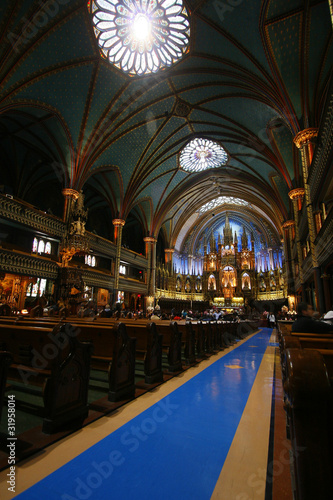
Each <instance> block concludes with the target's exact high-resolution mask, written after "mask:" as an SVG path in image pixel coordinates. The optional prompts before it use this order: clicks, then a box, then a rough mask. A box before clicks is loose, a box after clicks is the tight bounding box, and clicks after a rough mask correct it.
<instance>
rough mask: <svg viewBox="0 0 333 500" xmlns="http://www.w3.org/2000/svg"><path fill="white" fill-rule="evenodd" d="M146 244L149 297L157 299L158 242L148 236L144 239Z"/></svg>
mask: <svg viewBox="0 0 333 500" xmlns="http://www.w3.org/2000/svg"><path fill="white" fill-rule="evenodd" d="M143 241H144V242H145V244H146V257H147V259H148V269H147V271H148V276H147V288H148V295H149V296H150V297H155V274H156V243H157V240H156V239H155V238H153V237H152V236H147V237H146V238H143Z"/></svg>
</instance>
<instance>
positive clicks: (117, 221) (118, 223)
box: [112, 219, 126, 227]
mask: <svg viewBox="0 0 333 500" xmlns="http://www.w3.org/2000/svg"><path fill="white" fill-rule="evenodd" d="M125 222H126V221H124V220H123V219H113V221H112V224H113V225H114V226H117V227H119V226H121V227H123V226H125Z"/></svg>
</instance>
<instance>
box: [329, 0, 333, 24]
mask: <svg viewBox="0 0 333 500" xmlns="http://www.w3.org/2000/svg"><path fill="white" fill-rule="evenodd" d="M328 5H329V8H330V13H331V22H332V26H333V0H328Z"/></svg>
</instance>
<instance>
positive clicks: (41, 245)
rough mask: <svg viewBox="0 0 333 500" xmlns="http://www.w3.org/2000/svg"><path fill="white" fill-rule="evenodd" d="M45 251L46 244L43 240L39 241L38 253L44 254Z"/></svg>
mask: <svg viewBox="0 0 333 500" xmlns="http://www.w3.org/2000/svg"><path fill="white" fill-rule="evenodd" d="M44 250H45V243H44V241H43V240H39V243H38V253H44Z"/></svg>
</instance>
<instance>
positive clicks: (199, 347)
mask: <svg viewBox="0 0 333 500" xmlns="http://www.w3.org/2000/svg"><path fill="white" fill-rule="evenodd" d="M191 324H192V328H193V330H194V335H195V354H196V357H197V358H198V359H204V358H207V355H206V353H205V345H206V337H205V336H206V331H205V329H204V327H203V324H202V322H201V321H192V322H191Z"/></svg>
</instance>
